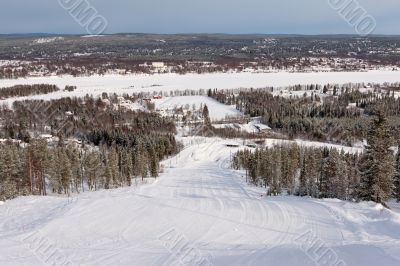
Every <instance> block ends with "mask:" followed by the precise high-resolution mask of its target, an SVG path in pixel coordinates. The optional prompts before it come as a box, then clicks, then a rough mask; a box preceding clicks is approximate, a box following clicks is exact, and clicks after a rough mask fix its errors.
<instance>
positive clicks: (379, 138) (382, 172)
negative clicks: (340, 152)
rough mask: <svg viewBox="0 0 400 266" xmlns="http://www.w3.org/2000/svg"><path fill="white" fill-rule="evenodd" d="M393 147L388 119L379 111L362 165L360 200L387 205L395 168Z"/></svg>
mask: <svg viewBox="0 0 400 266" xmlns="http://www.w3.org/2000/svg"><path fill="white" fill-rule="evenodd" d="M391 145H392V137H391V134H390V131H389V128H388V126H387V120H386V117H385V116H384V114H383V112H382V111H380V110H378V111H377V116H376V118H374V119H373V121H372V123H371V126H370V129H369V132H368V136H367V145H366V147H365V149H366V152H365V154H364V155H363V157H362V162H361V163H360V173H361V183H360V185H359V187H358V190H357V195H358V199H360V200H366V201H374V202H377V203H382V204H384V205H385V201H387V200H388V199H389V198H390V197H391V196H392V192H393V177H394V174H395V167H394V155H393V151H392V150H391V149H390V148H391Z"/></svg>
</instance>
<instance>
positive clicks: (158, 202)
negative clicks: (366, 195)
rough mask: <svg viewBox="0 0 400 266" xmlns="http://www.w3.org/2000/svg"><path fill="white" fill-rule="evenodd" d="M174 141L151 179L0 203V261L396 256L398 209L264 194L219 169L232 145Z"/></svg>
mask: <svg viewBox="0 0 400 266" xmlns="http://www.w3.org/2000/svg"><path fill="white" fill-rule="evenodd" d="M195 139H197V140H198V141H194V140H195ZM183 141H184V143H185V144H186V148H185V149H184V150H183V151H182V152H181V153H180V154H179V155H178V156H176V157H175V158H171V159H169V160H167V161H165V162H163V164H164V165H165V173H164V174H162V176H161V177H160V178H159V179H158V180H157V181H156V182H155V183H153V184H151V185H146V186H140V187H137V188H134V187H132V188H123V189H117V190H110V191H98V192H94V193H84V194H81V195H78V196H76V197H74V198H71V199H65V198H60V197H21V198H18V199H15V200H12V201H9V202H6V203H5V204H4V205H2V206H0V265H43V264H46V263H47V264H49V265H96V266H97V265H278V266H279V265H310V266H311V265H340V266H342V265H348V266H353V265H354V266H356V265H359V266H368V265H374V266H375V265H385V266H390V265H393V266H394V265H400V215H399V214H396V213H393V212H391V211H388V210H385V209H383V208H382V207H381V206H379V205H375V204H372V203H362V204H355V203H349V202H342V201H338V200H315V199H307V198H297V197H265V196H264V191H263V189H260V188H255V187H251V186H248V185H247V184H245V182H244V181H243V178H242V176H241V175H242V174H241V172H237V171H233V170H230V169H228V166H229V158H230V155H231V153H233V152H235V151H236V150H237V149H238V148H228V147H226V146H225V144H226V142H225V141H224V140H219V139H207V138H184V139H183ZM240 148H243V147H240ZM55 262H59V263H58V264H57V263H55ZM61 262H65V263H69V264H61Z"/></svg>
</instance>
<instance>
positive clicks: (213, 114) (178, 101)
mask: <svg viewBox="0 0 400 266" xmlns="http://www.w3.org/2000/svg"><path fill="white" fill-rule="evenodd" d="M153 102H154V103H155V105H156V109H159V110H173V109H174V108H180V107H182V108H183V109H187V110H191V111H193V110H196V111H197V110H199V108H200V106H204V105H207V107H208V110H209V112H210V118H211V119H212V120H219V119H224V118H225V117H226V116H238V115H241V113H240V112H239V111H238V110H236V108H235V106H228V105H224V104H221V103H219V102H218V101H216V100H214V99H211V98H209V97H207V96H177V97H167V98H163V99H156V100H153Z"/></svg>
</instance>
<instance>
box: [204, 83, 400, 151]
mask: <svg viewBox="0 0 400 266" xmlns="http://www.w3.org/2000/svg"><path fill="white" fill-rule="evenodd" d="M295 90H296V88H293V91H295ZM320 90H322V91H328V90H329V91H331V93H332V94H329V95H326V96H324V98H323V100H322V99H321V97H320V96H319V94H318V93H317V92H319V91H320ZM395 91H399V87H396V88H384V89H379V90H377V89H376V91H375V92H368V93H361V92H360V91H359V89H357V88H351V87H350V86H342V87H340V86H328V85H326V86H324V88H322V87H318V86H314V85H310V86H307V92H306V93H304V95H302V96H299V97H295V96H293V97H282V96H274V95H273V94H272V92H273V88H269V89H254V90H242V91H240V92H239V93H233V92H229V91H218V90H210V91H209V92H208V96H210V97H212V98H214V99H216V100H218V101H219V102H221V103H224V104H227V105H236V108H237V109H238V110H240V111H241V112H243V113H244V114H246V115H249V116H251V117H258V116H260V117H261V122H263V123H264V124H266V125H268V126H269V127H271V128H272V129H273V130H274V131H275V132H280V133H282V134H285V135H287V136H288V137H289V138H294V137H302V138H306V139H313V140H319V141H331V142H336V143H340V144H344V145H350V146H351V145H352V144H354V143H355V142H358V141H361V140H362V139H365V138H366V136H367V131H368V126H367V125H368V123H369V122H370V121H371V117H372V116H373V115H375V114H376V112H375V111H374V110H375V109H377V108H378V107H379V108H380V109H382V111H383V112H384V114H385V115H386V116H387V118H388V122H389V128H390V131H391V134H392V136H394V137H396V138H398V139H400V136H398V134H397V132H399V130H400V98H396V97H395V94H394V93H395ZM351 103H352V104H353V105H350V104H351Z"/></svg>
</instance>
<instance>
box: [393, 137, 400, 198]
mask: <svg viewBox="0 0 400 266" xmlns="http://www.w3.org/2000/svg"><path fill="white" fill-rule="evenodd" d="M394 185H395V193H394V196H395V198H396V199H397V201H398V202H400V144H399V148H398V151H397V155H396V175H395V178H394Z"/></svg>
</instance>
